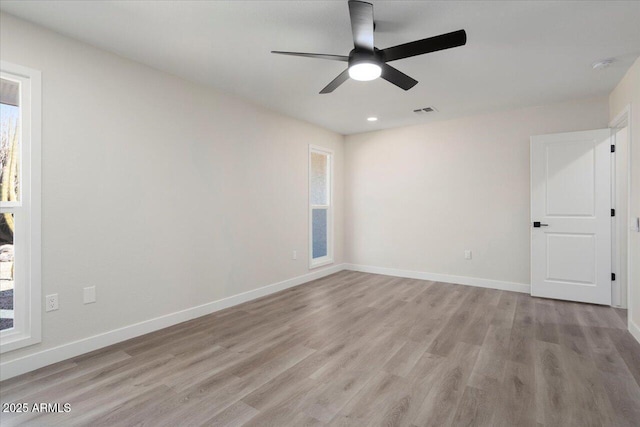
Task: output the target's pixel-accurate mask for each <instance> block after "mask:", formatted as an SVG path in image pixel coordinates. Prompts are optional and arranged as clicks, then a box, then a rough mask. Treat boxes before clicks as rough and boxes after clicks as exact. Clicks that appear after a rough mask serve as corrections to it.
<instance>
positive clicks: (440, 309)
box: [0, 271, 640, 427]
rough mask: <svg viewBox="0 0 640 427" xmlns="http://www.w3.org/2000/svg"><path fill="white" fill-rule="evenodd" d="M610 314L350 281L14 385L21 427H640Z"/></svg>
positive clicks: (385, 280)
mask: <svg viewBox="0 0 640 427" xmlns="http://www.w3.org/2000/svg"><path fill="white" fill-rule="evenodd" d="M624 317H625V312H624V311H622V310H615V309H613V308H610V307H601V306H595V305H588V304H579V303H571V302H562V301H553V300H546V299H539V298H532V297H530V296H528V295H524V294H518V293H513V292H506V291H497V290H491V289H482V288H474V287H467V286H460V285H451V284H445V283H435V282H428V281H420V280H411V279H400V278H393V277H387V276H379V275H373V274H364V273H356V272H346V271H344V272H340V273H337V274H334V275H332V276H329V277H326V278H323V279H320V280H316V281H314V282H311V283H308V284H305V285H302V286H299V287H296V288H292V289H289V290H286V291H283V292H280V293H277V294H274V295H270V296H268V297H265V298H262V299H259V300H255V301H251V302H248V303H245V304H242V305H239V306H236V307H233V308H230V309H227V310H224V311H220V312H217V313H214V314H212V315H209V316H206V317H202V318H199V319H196V320H193V321H190V322H186V323H182V324H180V325H176V326H173V327H171V328H168V329H164V330H162V331H159V332H155V333H152V334H148V335H145V336H142V337H138V338H135V339H132V340H130V341H127V342H124V343H120V344H117V345H114V346H111V347H108V348H105V349H102V350H99V351H96V352H93V353H89V354H87V355H83V356H80V357H77V358H74V359H71V360H68V361H64V362H60V363H58V364H55V365H52V366H49V367H46V368H43V369H40V370H38V371H35V372H32V373H29V374H26V375H22V376H20V377H16V378H12V379H10V380H7V381H4V382H3V383H0V397H1V400H2V402H28V403H34V402H52V403H53V402H58V403H66V402H68V403H70V404H71V412H70V413H66V414H37V413H36V414H34V413H29V414H7V413H3V414H1V417H2V418H1V420H0V421H1V424H2V426H3V427H5V426H11V425H21V424H26V425H47V426H49V425H61V426H74V425H87V426H120V425H122V426H133V425H145V426H154V427H158V426H180V425H184V426H198V425H215V426H240V425H247V426H278V427H281V426H306V425H330V426H338V425H345V426H346V425H354V426H369V425H384V426H395V425H402V426H448V425H454V426H467V425H474V426H482V425H486V426H563V427H564V426H639V425H640V387H639V383H640V344H638V343H637V342H636V341H635V340H634V339H633V337H632V336H631V335H630V334H629V333H628V332H627V331H626V327H625V323H626V321H625V319H624Z"/></svg>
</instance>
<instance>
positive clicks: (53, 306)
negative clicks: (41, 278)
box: [45, 294, 58, 311]
mask: <svg viewBox="0 0 640 427" xmlns="http://www.w3.org/2000/svg"><path fill="white" fill-rule="evenodd" d="M45 305H46V311H54V310H57V309H58V294H51V295H47V296H46V297H45Z"/></svg>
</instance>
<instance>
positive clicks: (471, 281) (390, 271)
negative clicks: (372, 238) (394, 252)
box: [345, 264, 531, 294]
mask: <svg viewBox="0 0 640 427" xmlns="http://www.w3.org/2000/svg"><path fill="white" fill-rule="evenodd" d="M345 269H346V270H351V271H360V272H363V273H372V274H382V275H385V276H395V277H406V278H408V279H420V280H432V281H434V282H444V283H453V284H456V285H466V286H476V287H479V288H490V289H498V290H501V291H512V292H522V293H525V294H529V293H530V290H531V287H530V286H529V285H528V284H525V283H515V282H503V281H501V280H493V279H479V278H476V277H467V276H452V275H450V274H440V273H428V272H425V271H412V270H400V269H397V268H386V267H374V266H370V265H357V264H345Z"/></svg>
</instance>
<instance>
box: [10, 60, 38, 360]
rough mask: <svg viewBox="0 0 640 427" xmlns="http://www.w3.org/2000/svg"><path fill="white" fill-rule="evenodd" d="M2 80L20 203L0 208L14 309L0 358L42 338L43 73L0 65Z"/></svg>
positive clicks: (15, 65) (12, 65) (26, 68)
mask: <svg viewBox="0 0 640 427" xmlns="http://www.w3.org/2000/svg"><path fill="white" fill-rule="evenodd" d="M0 75H1V76H2V78H3V79H7V80H11V81H14V82H16V83H18V84H19V88H20V89H19V97H20V102H19V104H20V106H19V108H20V113H19V114H20V115H19V117H20V119H19V123H20V125H19V126H20V132H21V133H20V134H21V139H20V145H21V149H20V157H21V159H20V162H19V168H20V198H19V200H18V201H14V202H0V212H2V213H10V214H13V217H14V221H15V225H16V233H15V234H14V239H15V240H14V242H13V243H14V248H15V263H14V269H15V270H14V271H15V276H14V306H13V315H14V318H13V319H14V323H13V328H9V329H5V330H3V331H1V332H0V353H7V352H10V351H12V350H16V349H19V348H23V347H26V346H30V345H33V344H37V343H39V342H40V341H41V336H42V302H41V299H40V297H41V238H40V236H41V224H40V221H41V216H40V215H41V211H40V210H41V198H40V197H41V194H40V191H41V156H40V149H41V138H42V73H41V72H40V71H38V70H34V69H32V68H28V67H24V66H21V65H17V64H13V63H11V62H7V61H0Z"/></svg>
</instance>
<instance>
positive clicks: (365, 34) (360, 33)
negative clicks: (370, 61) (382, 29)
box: [349, 0, 373, 52]
mask: <svg viewBox="0 0 640 427" xmlns="http://www.w3.org/2000/svg"><path fill="white" fill-rule="evenodd" d="M349 17H350V18H351V31H352V32H353V44H354V46H355V47H356V49H361V50H367V51H370V52H373V5H372V4H371V3H366V2H363V1H356V0H349Z"/></svg>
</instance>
